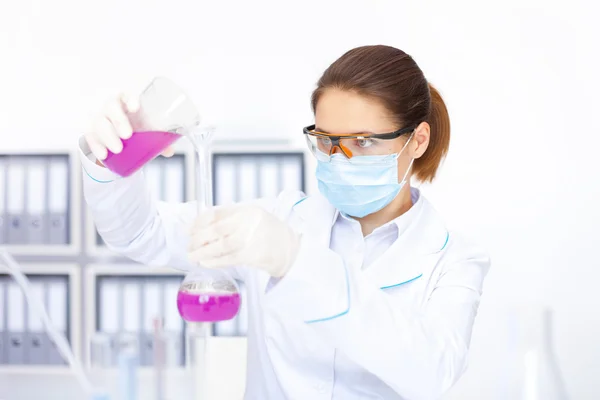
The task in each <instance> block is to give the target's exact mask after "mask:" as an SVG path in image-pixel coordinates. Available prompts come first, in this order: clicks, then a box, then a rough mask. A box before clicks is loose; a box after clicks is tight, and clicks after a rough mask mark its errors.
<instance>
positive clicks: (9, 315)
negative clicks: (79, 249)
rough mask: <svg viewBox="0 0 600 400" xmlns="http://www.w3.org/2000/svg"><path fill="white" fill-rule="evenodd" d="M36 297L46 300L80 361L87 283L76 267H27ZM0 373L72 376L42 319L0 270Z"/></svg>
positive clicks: (6, 273)
mask: <svg viewBox="0 0 600 400" xmlns="http://www.w3.org/2000/svg"><path fill="white" fill-rule="evenodd" d="M21 267H22V270H23V273H24V274H25V275H26V276H27V277H28V279H29V280H30V283H31V291H32V293H31V294H32V296H37V297H38V298H40V299H42V301H43V304H44V306H45V308H46V311H47V313H48V316H49V317H50V320H51V322H52V323H53V324H54V326H55V327H56V328H57V329H58V330H59V331H62V332H63V333H64V334H65V336H66V337H67V340H68V341H69V343H70V344H71V347H72V349H73V353H74V355H75V357H80V351H79V349H80V348H81V326H82V325H81V317H82V315H83V309H82V307H81V304H82V303H81V277H80V273H81V271H80V268H79V266H78V265H76V264H66V263H22V264H21ZM0 328H2V329H0V373H2V372H5V371H6V370H8V369H10V370H12V371H15V370H17V371H38V372H39V371H66V370H67V368H66V365H65V362H64V361H63V359H62V357H61V355H60V354H59V353H58V350H57V349H56V346H55V345H54V343H52V341H51V340H50V338H49V337H48V336H47V334H46V332H45V330H44V327H43V325H42V321H41V318H40V315H38V314H37V313H35V312H33V310H32V309H31V308H30V307H29V306H28V304H27V303H26V301H25V298H24V296H23V293H22V292H21V289H20V287H19V286H18V285H17V284H16V282H14V281H13V280H12V277H11V276H10V275H9V274H8V270H7V269H6V267H5V266H3V265H0Z"/></svg>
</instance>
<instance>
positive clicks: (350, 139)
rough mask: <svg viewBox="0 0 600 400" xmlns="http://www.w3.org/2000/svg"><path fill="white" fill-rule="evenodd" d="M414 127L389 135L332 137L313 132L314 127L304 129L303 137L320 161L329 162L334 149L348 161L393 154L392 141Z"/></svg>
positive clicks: (410, 131)
mask: <svg viewBox="0 0 600 400" xmlns="http://www.w3.org/2000/svg"><path fill="white" fill-rule="evenodd" d="M415 129H416V126H414V125H412V126H408V127H406V128H401V129H398V130H397V131H394V132H390V133H358V134H348V135H332V134H329V133H325V132H319V131H316V130H315V125H310V126H307V127H306V128H304V130H303V131H304V136H305V138H306V141H307V143H308V147H309V149H310V151H311V152H312V153H313V154H314V155H315V156H316V157H317V159H319V160H321V161H327V162H329V161H330V160H331V156H332V155H333V154H335V153H336V151H335V149H336V148H337V149H339V151H340V152H341V153H342V154H344V155H345V156H346V158H348V159H349V160H350V161H352V158H353V157H357V156H383V155H389V154H393V153H395V151H394V146H393V144H392V142H390V141H391V140H392V139H396V138H398V137H400V136H402V135H405V134H407V133H412V132H413V131H414V130H415Z"/></svg>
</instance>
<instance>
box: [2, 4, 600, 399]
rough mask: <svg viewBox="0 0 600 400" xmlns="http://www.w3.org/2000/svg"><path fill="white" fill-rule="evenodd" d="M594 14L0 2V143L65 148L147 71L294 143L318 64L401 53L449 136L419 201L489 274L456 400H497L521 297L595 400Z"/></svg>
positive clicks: (240, 121)
mask: <svg viewBox="0 0 600 400" xmlns="http://www.w3.org/2000/svg"><path fill="white" fill-rule="evenodd" d="M586 3H587V4H586ZM599 11H600V10H599V6H598V5H596V3H593V2H591V1H587V2H584V1H583V0H580V1H569V2H548V1H545V2H541V1H534V0H520V1H516V0H514V1H512V2H509V1H502V2H495V3H491V2H478V1H466V0H458V1H451V2H450V1H443V0H437V1H427V2H423V1H420V2H415V1H385V0H362V1H358V0H355V1H348V0H346V1H323V0H311V1H303V2H281V1H275V0H260V1H257V0H255V1H252V2H249V1H236V2H231V1H228V2H226V1H213V2H207V1H195V2H191V1H187V0H170V1H168V2H167V1H158V0H151V1H148V0H146V1H141V0H135V1H127V2H123V1H117V0H105V1H102V2H81V1H76V0H54V1H53V2H45V1H42V0H26V1H17V0H3V1H2V3H1V5H0V59H1V61H0V135H1V136H0V138H1V139H0V146H1V147H2V148H3V149H20V148H25V147H27V148H31V147H32V146H35V147H36V148H38V149H40V150H42V149H47V148H65V147H71V146H72V145H73V144H74V143H75V138H76V136H77V135H78V134H79V133H80V132H82V130H83V129H85V123H86V121H87V120H88V113H89V112H91V111H93V110H96V109H97V108H98V107H99V105H100V104H101V103H102V101H103V100H104V99H105V98H107V97H108V96H110V95H112V94H114V93H116V92H117V91H118V90H119V89H121V88H128V87H139V86H140V85H141V84H142V83H143V82H144V81H145V80H146V79H148V78H149V77H151V76H152V75H155V74H164V75H166V76H169V77H172V78H173V79H175V80H176V81H177V82H179V83H180V84H182V85H184V86H186V87H187V88H188V90H189V92H190V93H191V94H192V96H193V97H194V98H195V100H196V102H197V103H198V104H199V105H200V106H201V108H202V112H203V114H204V115H205V117H206V121H207V122H212V123H215V124H217V125H218V126H219V133H218V134H220V135H222V137H223V136H229V137H240V136H242V137H244V136H245V137H247V138H249V139H253V138H257V137H258V136H264V137H271V138H278V139H279V138H284V139H286V140H289V141H290V142H292V143H296V144H301V141H302V138H301V131H300V128H301V127H302V126H304V125H307V124H308V123H310V122H311V114H310V109H309V95H310V92H311V90H312V89H313V87H314V83H315V81H316V80H317V78H318V76H319V73H320V72H322V70H323V69H324V68H325V67H326V66H327V65H328V64H329V63H330V62H332V61H333V60H334V59H335V58H336V57H338V56H339V55H341V54H342V53H343V52H344V51H346V50H348V49H350V48H352V47H355V46H358V45H363V44H373V43H385V44H390V45H394V46H397V47H400V48H402V49H404V50H406V51H407V52H409V53H410V54H412V55H413V56H414V57H415V59H416V60H417V62H418V63H419V64H420V65H421V67H422V68H423V70H424V71H425V73H426V76H427V77H428V78H429V79H430V81H432V82H433V83H434V84H436V85H437V86H438V87H439V88H440V89H441V91H442V93H443V94H444V95H445V97H446V99H447V102H448V105H449V108H450V111H451V117H452V121H453V135H454V136H453V142H452V147H451V152H450V155H449V157H448V160H447V162H446V163H445V165H444V168H443V170H442V172H441V174H440V176H439V180H438V181H437V182H436V184H435V185H434V186H433V187H427V188H425V191H426V193H427V194H428V196H429V197H430V198H431V199H432V200H433V202H434V203H435V205H436V206H437V208H438V209H439V210H440V211H442V212H443V213H444V214H445V216H446V217H447V220H448V222H449V224H450V225H451V226H453V227H456V228H458V229H460V230H462V231H463V232H465V233H466V234H468V235H469V236H471V237H473V238H474V239H476V240H477V241H478V242H479V243H480V244H481V245H483V246H484V247H486V248H487V249H489V251H490V253H491V254H492V257H493V262H494V263H493V269H492V270H491V273H490V274H489V277H488V279H487V282H486V286H485V295H484V300H483V304H482V306H481V312H480V317H479V320H478V324H477V326H476V330H475V335H474V338H473V346H472V361H471V368H470V370H469V372H468V373H467V375H466V376H465V377H464V379H463V380H462V381H461V382H460V384H459V385H458V386H457V387H456V388H455V390H454V392H453V394H452V395H450V398H453V399H481V398H486V399H487V398H493V397H492V396H493V394H494V393H495V391H494V390H493V389H492V385H493V384H494V383H495V382H496V381H497V377H498V373H497V370H498V369H499V368H500V366H501V365H502V364H501V362H500V359H499V356H500V355H502V350H501V349H502V348H503V347H502V346H505V344H506V343H505V342H506V337H505V335H504V333H503V332H504V329H505V325H503V324H502V322H503V321H504V320H503V317H502V316H503V315H504V314H503V312H504V311H503V310H504V307H505V305H506V304H507V303H518V302H525V301H529V300H530V299H531V300H535V301H539V302H546V303H548V304H550V305H551V306H552V307H554V309H555V310H556V338H555V339H556V340H555V347H556V349H557V352H558V355H559V357H560V361H561V368H562V370H563V372H564V376H565V378H566V381H567V384H568V389H569V391H570V393H571V395H572V398H573V399H593V398H597V397H598V394H599V393H600V380H599V379H598V376H600V344H599V341H598V339H597V338H598V337H600V313H599V312H598V306H599V305H600V298H599V295H598V294H597V293H598V292H597V281H598V280H599V279H600V268H599V267H600V262H599V261H598V260H597V258H596V257H595V252H594V249H595V248H596V247H597V246H595V245H596V242H597V240H598V238H599V235H598V230H597V229H596V227H597V226H599V225H600V211H599V210H598V208H597V204H598V200H600V180H599V179H598V171H599V170H600V169H599V168H598V163H599V161H598V160H599V159H600V158H599V157H598V156H597V154H598V147H599V145H600V139H599V135H600V127H599V125H600V123H599V122H598V117H597V115H598V111H597V110H598V109H600V101H599V100H598V97H597V93H599V91H598V90H599V89H600V77H599V76H598V71H600V62H599V57H598V56H597V49H598V46H597V38H598V37H600V28H598V25H597V23H596V21H595V19H594V16H597V15H598V12H599ZM312 188H313V189H314V186H312Z"/></svg>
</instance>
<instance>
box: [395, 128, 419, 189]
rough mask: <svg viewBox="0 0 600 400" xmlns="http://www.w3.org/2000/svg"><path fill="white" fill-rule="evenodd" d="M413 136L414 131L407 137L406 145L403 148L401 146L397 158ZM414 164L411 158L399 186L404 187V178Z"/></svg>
mask: <svg viewBox="0 0 600 400" xmlns="http://www.w3.org/2000/svg"><path fill="white" fill-rule="evenodd" d="M414 134H415V131H412V133H411V134H410V136H409V137H408V140H407V141H406V143H404V146H402V150H400V152H399V153H398V157H400V154H402V152H403V151H404V149H405V148H406V146H408V142H410V140H411V139H412V138H413V136H414ZM414 162H415V159H414V158H411V159H410V163H409V164H408V168H407V169H406V172H405V173H404V176H403V177H402V180H401V181H400V185H401V186H404V185H406V177H407V176H408V173H409V171H410V169H411V168H412V166H413V163H414Z"/></svg>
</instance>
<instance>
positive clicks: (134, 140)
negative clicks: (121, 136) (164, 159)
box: [103, 131, 182, 177]
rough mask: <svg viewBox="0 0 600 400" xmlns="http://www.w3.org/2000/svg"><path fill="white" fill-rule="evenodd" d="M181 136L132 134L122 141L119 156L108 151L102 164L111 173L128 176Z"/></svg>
mask: <svg viewBox="0 0 600 400" xmlns="http://www.w3.org/2000/svg"><path fill="white" fill-rule="evenodd" d="M181 136H182V135H180V134H177V133H171V132H162V131H145V132H133V134H132V135H131V137H130V138H129V139H125V140H123V150H122V151H121V152H120V153H119V154H114V153H112V152H110V151H109V152H108V156H107V157H106V159H105V160H104V161H103V163H104V165H106V168H108V169H110V170H111V171H113V172H116V173H117V174H119V175H121V176H123V177H125V176H129V175H131V174H133V173H134V172H135V171H137V170H138V169H140V168H141V167H143V166H144V164H146V163H147V162H148V161H150V160H152V159H153V158H154V157H156V156H157V155H159V154H160V153H161V152H162V151H163V150H164V149H166V148H167V146H169V145H171V144H172V143H174V142H175V141H176V140H177V139H179V138H181Z"/></svg>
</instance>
